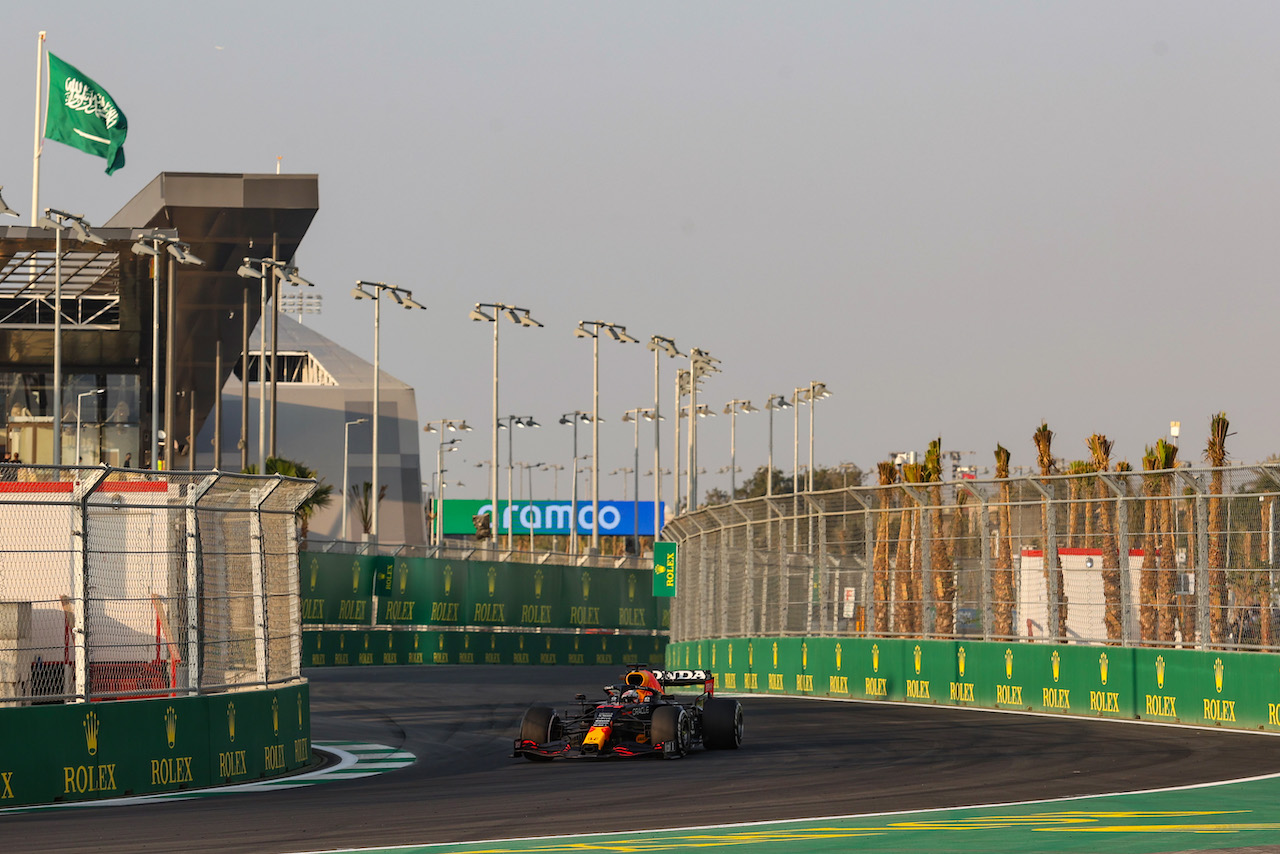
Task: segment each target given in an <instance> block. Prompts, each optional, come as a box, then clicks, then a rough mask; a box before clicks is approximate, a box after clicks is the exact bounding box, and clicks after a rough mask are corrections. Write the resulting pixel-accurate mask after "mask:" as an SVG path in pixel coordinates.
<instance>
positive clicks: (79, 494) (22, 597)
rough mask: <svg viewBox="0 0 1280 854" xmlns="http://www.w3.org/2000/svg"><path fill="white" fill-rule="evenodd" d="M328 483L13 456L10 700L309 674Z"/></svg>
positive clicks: (4, 569)
mask: <svg viewBox="0 0 1280 854" xmlns="http://www.w3.org/2000/svg"><path fill="white" fill-rule="evenodd" d="M314 489H315V482H314V481H310V480H306V481H303V480H293V479H289V478H283V477H279V476H270V477H257V476H251V475H239V474H220V473H216V472H180V473H179V472H150V471H147V472H140V471H136V470H121V469H111V468H107V467H106V466H103V467H100V468H69V467H61V468H55V467H52V466H21V465H12V464H7V463H6V464H2V465H0V706H4V705H25V704H29V703H45V702H67V701H86V700H97V699H106V698H125V697H153V696H178V695H186V694H200V693H214V692H220V691H227V690H233V689H237V688H244V687H261V686H266V685H280V684H285V683H289V682H293V681H296V680H297V679H298V678H299V674H300V671H299V658H300V652H301V630H300V617H301V612H300V609H299V596H298V562H297V561H298V559H297V554H298V552H297V525H296V522H295V518H294V512H295V510H296V509H297V507H298V506H299V505H300V504H301V503H302V502H303V501H305V500H306V499H307V498H308V497H309V496H310V495H311V493H312V491H313V490H314Z"/></svg>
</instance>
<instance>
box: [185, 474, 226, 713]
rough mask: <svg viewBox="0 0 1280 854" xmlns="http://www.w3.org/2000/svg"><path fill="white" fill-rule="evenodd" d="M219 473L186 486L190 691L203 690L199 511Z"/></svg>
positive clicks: (202, 568) (201, 565) (202, 564)
mask: <svg viewBox="0 0 1280 854" xmlns="http://www.w3.org/2000/svg"><path fill="white" fill-rule="evenodd" d="M219 477H220V475H217V474H212V475H209V476H208V477H206V478H205V479H204V480H202V481H200V482H199V483H196V484H192V485H191V486H190V487H189V488H188V490H187V625H186V630H187V651H186V659H187V661H186V665H187V684H186V688H187V691H188V693H191V694H198V693H199V692H200V663H201V662H200V580H201V579H202V578H203V577H204V552H203V550H202V549H201V548H200V518H199V514H198V513H197V512H196V511H197V509H198V507H199V505H200V499H201V498H203V497H204V495H205V493H207V492H208V491H209V490H210V489H212V488H213V485H214V484H215V483H217V482H218V478H219Z"/></svg>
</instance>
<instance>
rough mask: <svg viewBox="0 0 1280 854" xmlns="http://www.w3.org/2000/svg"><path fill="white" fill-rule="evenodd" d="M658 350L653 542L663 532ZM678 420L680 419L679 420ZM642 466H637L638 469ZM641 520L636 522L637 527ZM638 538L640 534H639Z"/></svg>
mask: <svg viewBox="0 0 1280 854" xmlns="http://www.w3.org/2000/svg"><path fill="white" fill-rule="evenodd" d="M658 355H659V354H658V348H657V347H655V348H654V349H653V541H654V542H655V543H656V542H658V532H659V531H661V530H662V520H661V518H660V517H661V513H662V511H661V509H659V508H660V506H661V505H662V456H661V455H660V454H659V453H658V445H659V441H660V440H659V437H660V436H661V435H662V418H661V412H662V410H661V409H660V407H659V400H658V399H659V398H660V397H661V395H660V394H659V391H658V365H659V361H658ZM677 420H678V419H677ZM639 467H640V466H639V465H637V466H636V468H639ZM639 526H640V520H639V519H637V520H636V527H637V528H638V527H639ZM637 536H638V534H637Z"/></svg>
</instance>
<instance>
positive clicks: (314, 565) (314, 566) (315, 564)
mask: <svg viewBox="0 0 1280 854" xmlns="http://www.w3.org/2000/svg"><path fill="white" fill-rule="evenodd" d="M319 572H320V561H318V560H316V559H315V558H312V559H311V589H312V590H313V591H314V590H315V589H316V575H317V574H318V573H319Z"/></svg>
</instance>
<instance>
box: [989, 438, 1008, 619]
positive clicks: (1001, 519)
mask: <svg viewBox="0 0 1280 854" xmlns="http://www.w3.org/2000/svg"><path fill="white" fill-rule="evenodd" d="M996 479H997V480H999V481H1000V506H999V509H997V510H996V519H997V527H998V530H999V535H998V539H997V540H996V566H995V570H996V571H995V575H994V577H993V578H992V579H991V587H992V593H993V594H994V596H995V600H996V601H995V625H994V626H993V627H992V628H993V629H994V631H995V634H996V637H1008V636H1009V635H1012V634H1013V605H1014V602H1013V514H1012V511H1011V509H1010V506H1009V505H1010V503H1011V502H1012V500H1013V496H1012V490H1011V489H1010V488H1009V449H1008V448H1005V447H1004V446H1003V445H996ZM983 521H984V523H985V521H986V520H983Z"/></svg>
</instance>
